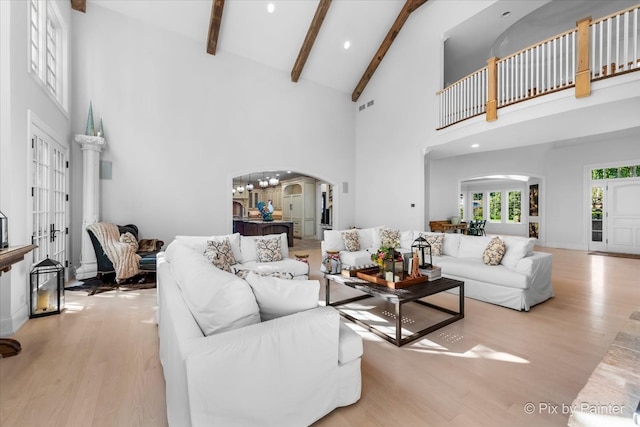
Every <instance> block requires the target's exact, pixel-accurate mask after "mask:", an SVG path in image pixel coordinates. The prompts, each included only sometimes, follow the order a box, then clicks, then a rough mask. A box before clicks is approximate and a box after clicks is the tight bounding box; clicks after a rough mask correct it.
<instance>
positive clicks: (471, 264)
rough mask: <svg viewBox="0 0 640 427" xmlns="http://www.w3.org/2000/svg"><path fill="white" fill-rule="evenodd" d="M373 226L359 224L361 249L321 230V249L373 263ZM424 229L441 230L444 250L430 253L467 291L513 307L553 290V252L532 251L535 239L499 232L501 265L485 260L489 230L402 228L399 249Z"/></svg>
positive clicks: (359, 263)
mask: <svg viewBox="0 0 640 427" xmlns="http://www.w3.org/2000/svg"><path fill="white" fill-rule="evenodd" d="M383 228H384V227H374V228H366V229H359V230H357V232H358V235H359V240H360V248H361V249H360V250H359V251H351V252H350V251H347V250H346V249H345V246H344V242H343V239H342V232H344V231H349V230H329V231H325V234H324V240H323V241H322V244H321V248H322V253H323V254H324V253H325V252H326V251H328V250H329V251H336V250H337V251H340V261H341V263H342V267H343V268H359V267H363V266H367V265H371V251H372V250H375V249H377V248H378V247H380V230H382V229H383ZM421 233H422V234H423V235H433V236H438V235H439V236H443V253H442V255H441V256H434V257H433V264H434V265H437V266H438V267H440V268H441V269H442V275H443V276H444V277H449V278H452V279H458V280H462V281H464V292H465V296H467V297H469V298H473V299H477V300H481V301H485V302H489V303H492V304H497V305H501V306H504V307H508V308H512V309H515V310H524V311H529V310H530V309H531V307H533V306H534V305H536V304H539V303H541V302H543V301H546V300H547V299H549V298H551V297H553V296H554V293H553V287H552V285H551V261H552V256H551V254H548V253H545V252H536V251H533V245H534V244H535V239H529V238H525V237H517V236H500V237H501V239H503V240H504V242H505V246H506V251H505V254H504V257H503V259H502V261H501V263H500V265H496V266H491V265H486V264H484V262H483V260H482V254H483V252H484V250H485V248H486V247H487V245H488V244H489V242H490V241H491V238H492V237H493V236H467V235H462V234H457V233H430V232H423V231H422V232H421V231H401V232H400V248H399V249H398V251H400V252H401V253H410V252H411V244H412V243H413V242H414V241H415V239H416V238H418V237H419V236H420V234H421Z"/></svg>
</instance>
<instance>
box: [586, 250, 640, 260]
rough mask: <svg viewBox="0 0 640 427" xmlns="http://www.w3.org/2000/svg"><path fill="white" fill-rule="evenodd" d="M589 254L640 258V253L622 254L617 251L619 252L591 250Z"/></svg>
mask: <svg viewBox="0 0 640 427" xmlns="http://www.w3.org/2000/svg"><path fill="white" fill-rule="evenodd" d="M589 255H600V256H610V257H615V258H630V259H640V255H636V254H620V253H617V252H600V251H592V252H589Z"/></svg>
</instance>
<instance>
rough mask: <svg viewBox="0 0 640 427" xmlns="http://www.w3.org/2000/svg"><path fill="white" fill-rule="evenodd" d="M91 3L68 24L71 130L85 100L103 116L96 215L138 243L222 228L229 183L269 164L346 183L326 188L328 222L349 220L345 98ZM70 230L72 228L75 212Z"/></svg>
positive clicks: (350, 127) (227, 219)
mask: <svg viewBox="0 0 640 427" xmlns="http://www.w3.org/2000/svg"><path fill="white" fill-rule="evenodd" d="M92 6H93V7H92V9H91V13H87V14H86V15H85V14H78V15H74V17H73V26H74V31H75V32H76V34H78V37H75V38H74V42H73V49H74V52H75V61H74V64H73V68H74V71H75V74H76V80H75V96H74V98H73V104H74V106H76V111H77V113H76V114H74V116H73V128H74V130H75V131H76V132H79V133H81V132H82V131H83V130H84V127H85V121H86V114H87V108H88V105H89V100H92V101H93V108H94V118H95V119H96V120H99V119H100V117H102V118H103V120H104V127H105V137H106V140H107V148H106V150H105V151H104V152H103V154H102V159H103V160H109V161H111V162H112V166H113V175H112V179H111V180H102V181H101V188H102V198H101V219H102V220H104V221H111V222H115V223H119V224H122V223H134V224H137V225H138V226H139V228H140V232H141V235H142V237H146V238H152V237H157V238H161V239H163V240H164V241H165V242H166V243H169V242H170V241H171V240H172V239H173V236H175V235H177V234H222V233H228V232H230V231H231V229H232V196H231V188H232V179H233V177H234V176H238V175H243V174H246V173H249V172H254V171H257V170H260V171H261V170H269V169H280V170H295V171H297V172H301V173H304V174H307V175H310V176H314V177H316V178H319V179H321V180H323V181H326V182H330V183H332V184H334V185H336V186H337V187H336V188H338V189H341V188H342V183H343V182H346V183H348V185H349V188H350V191H349V192H348V193H347V194H343V193H342V192H341V191H337V192H336V193H335V199H334V200H336V202H337V203H336V204H337V206H336V209H335V211H334V212H335V216H334V220H335V221H336V224H339V225H340V226H344V227H345V228H346V227H348V226H351V225H352V224H353V218H354V214H355V213H354V192H353V191H352V189H353V188H354V180H355V176H354V171H353V158H354V145H353V141H354V138H355V125H354V112H353V105H352V103H351V102H350V100H349V96H348V95H347V94H344V93H340V92H337V91H333V90H331V89H328V88H326V87H322V86H318V85H315V84H312V83H309V82H305V81H300V82H299V83H292V82H291V81H290V77H289V76H288V74H287V73H284V72H279V71H275V70H274V69H271V68H269V67H266V66H263V65H260V64H257V63H254V62H251V61H249V60H246V59H244V58H241V57H238V56H234V55H232V54H229V53H227V52H224V50H219V51H218V53H217V54H216V55H215V56H212V55H208V54H206V52H205V46H204V42H202V43H197V42H195V41H193V40H190V39H187V38H183V37H181V36H178V35H176V34H172V33H169V32H166V31H163V30H159V29H157V28H155V27H152V26H150V25H148V24H146V23H144V22H140V21H133V20H131V19H130V18H126V17H124V16H121V15H118V14H116V13H114V12H112V11H109V10H107V9H105V8H102V7H100V5H97V4H94V5H92ZM203 37H204V36H203ZM203 40H204V38H203ZM74 150H75V152H79V148H78V147H74ZM79 167H80V166H79V165H77V164H76V165H75V166H74V168H75V169H74V171H75V174H76V175H77V176H79V174H80V169H79ZM75 193H76V197H80V189H76V192H75ZM73 227H74V230H78V229H79V228H80V227H81V225H80V218H79V217H78V218H77V220H76V221H75V223H74V224H73ZM74 241H79V235H78V234H77V233H76V234H75V235H74ZM74 254H75V256H74V260H77V259H78V251H74Z"/></svg>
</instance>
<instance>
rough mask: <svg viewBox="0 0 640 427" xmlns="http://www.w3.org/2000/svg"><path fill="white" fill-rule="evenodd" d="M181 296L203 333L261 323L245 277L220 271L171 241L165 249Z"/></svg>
mask: <svg viewBox="0 0 640 427" xmlns="http://www.w3.org/2000/svg"><path fill="white" fill-rule="evenodd" d="M166 255H167V260H168V261H169V264H170V265H171V271H172V273H173V275H174V277H175V279H176V282H177V283H178V286H180V289H181V290H182V296H183V298H184V300H185V303H186V304H187V306H188V307H189V310H190V311H191V314H192V315H193V317H194V319H195V320H196V322H197V323H198V326H200V329H201V330H202V333H203V334H204V335H212V334H217V333H220V332H225V331H230V330H233V329H238V328H242V327H244V326H248V325H252V324H254V323H259V322H260V311H259V308H258V304H257V303H256V299H255V296H254V295H253V292H252V291H251V288H250V287H249V285H248V284H247V282H245V281H244V280H242V279H240V278H238V277H236V276H235V275H233V274H231V273H227V272H226V271H222V270H220V269H219V268H217V267H215V266H214V265H213V264H211V263H210V262H209V261H208V260H207V258H206V257H205V256H204V255H202V254H199V253H198V252H197V251H195V250H194V249H192V248H190V247H189V246H186V245H184V244H181V243H180V241H179V240H176V241H174V242H172V243H171V244H170V245H169V247H167V251H166Z"/></svg>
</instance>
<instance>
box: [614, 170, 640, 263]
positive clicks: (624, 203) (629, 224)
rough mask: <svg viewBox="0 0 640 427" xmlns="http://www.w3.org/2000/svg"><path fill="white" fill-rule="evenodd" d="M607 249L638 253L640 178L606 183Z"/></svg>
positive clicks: (639, 242) (639, 239)
mask: <svg viewBox="0 0 640 427" xmlns="http://www.w3.org/2000/svg"><path fill="white" fill-rule="evenodd" d="M607 199H608V201H609V209H608V210H607V240H608V241H607V250H608V251H609V252H621V253H628V254H640V180H635V179H630V180H624V181H609V182H608V184H607Z"/></svg>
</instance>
